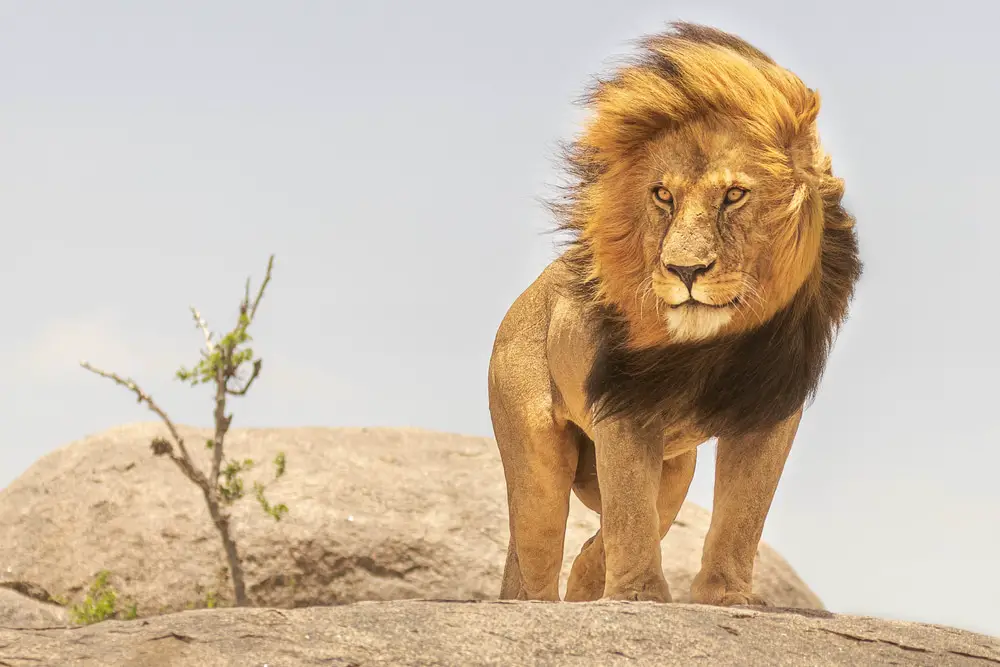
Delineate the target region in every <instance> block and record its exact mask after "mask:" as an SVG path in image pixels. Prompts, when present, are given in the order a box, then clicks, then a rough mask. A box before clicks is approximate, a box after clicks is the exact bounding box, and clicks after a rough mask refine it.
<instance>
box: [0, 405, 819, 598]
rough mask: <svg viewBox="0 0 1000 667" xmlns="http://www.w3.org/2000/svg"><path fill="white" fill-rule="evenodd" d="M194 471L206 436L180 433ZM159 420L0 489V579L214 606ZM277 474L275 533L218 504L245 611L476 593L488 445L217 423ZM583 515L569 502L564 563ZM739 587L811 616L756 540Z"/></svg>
mask: <svg viewBox="0 0 1000 667" xmlns="http://www.w3.org/2000/svg"><path fill="white" fill-rule="evenodd" d="M181 430H182V433H183V434H184V436H185V438H186V440H187V443H188V449H189V450H190V451H191V452H192V455H195V456H197V458H198V459H199V462H200V463H202V465H203V468H204V469H207V462H208V452H207V450H205V448H204V442H205V440H206V439H207V438H209V437H210V432H209V431H208V430H207V429H194V428H183V429H181ZM165 435H166V432H165V430H164V428H163V427H162V425H160V424H134V425H127V426H122V427H118V428H114V429H111V430H109V431H106V432H103V433H100V434H97V435H94V436H91V437H88V438H85V439H83V440H81V441H78V442H75V443H73V444H70V445H68V446H66V447H63V448H62V449H59V450H56V451H53V452H51V453H49V454H47V455H46V456H44V457H42V458H41V459H40V460H39V461H37V462H36V463H35V464H34V465H33V466H32V467H31V468H30V469H28V470H27V471H26V472H25V473H24V474H23V475H22V476H21V477H20V478H18V479H17V480H16V481H15V482H14V483H13V484H11V485H10V486H9V487H8V488H7V489H5V490H3V491H0V582H4V581H5V582H7V583H8V584H12V583H19V584H20V585H34V586H39V587H41V588H42V589H44V590H46V591H48V592H49V593H50V594H51V595H53V596H54V597H63V598H67V599H70V600H73V601H78V600H79V599H81V598H82V596H83V594H84V593H85V591H86V588H87V586H88V585H89V584H90V582H91V581H92V580H93V578H94V576H95V575H96V574H97V572H98V571H100V570H102V569H106V570H109V571H110V572H111V577H110V582H111V584H112V585H113V586H114V587H115V588H116V589H117V591H118V594H119V598H120V599H122V600H123V602H126V603H127V602H133V601H134V602H135V603H136V604H137V606H138V612H139V615H140V616H147V615H151V614H157V613H164V612H169V611H176V610H183V609H185V608H190V607H201V606H205V605H206V604H207V602H208V600H209V599H210V598H212V597H215V598H217V599H218V600H219V602H220V604H226V602H227V601H228V600H229V599H231V589H230V585H229V580H228V576H227V573H226V571H225V569H224V564H225V558H224V555H223V551H222V547H221V544H220V541H219V538H218V535H217V534H216V532H215V529H214V527H213V526H212V523H211V521H210V520H209V516H208V512H207V510H206V508H205V504H204V500H203V498H202V496H201V493H200V491H199V490H198V489H197V488H196V487H195V486H194V485H193V484H192V483H191V482H189V481H188V480H187V479H186V478H185V477H184V476H183V475H182V474H181V473H180V472H179V471H178V470H177V468H176V467H175V466H174V464H173V463H172V462H171V461H169V460H167V459H165V458H163V457H154V456H152V454H151V452H150V448H149V442H150V441H151V439H152V438H154V437H156V436H165ZM279 451H283V452H285V454H286V456H287V473H286V474H285V476H284V477H283V478H282V479H281V480H279V481H278V482H276V483H274V484H273V485H272V486H271V487H270V488H269V491H268V496H269V499H270V500H271V501H272V502H283V503H286V504H287V505H288V507H289V508H290V512H289V514H288V515H287V516H286V517H285V518H284V519H283V520H282V521H281V522H279V523H275V521H274V520H273V519H271V518H269V517H268V516H267V515H265V514H264V513H263V512H262V511H261V509H260V507H259V506H258V505H257V504H256V502H255V501H254V500H253V498H247V499H245V500H243V501H241V502H240V503H238V504H237V505H236V506H235V507H234V513H233V517H234V518H233V531H234V535H235V537H236V539H237V542H238V544H239V546H240V550H241V555H242V560H243V563H244V569H245V571H246V581H247V589H248V594H249V597H250V599H251V602H252V603H253V604H255V605H259V606H272V607H284V608H288V607H303V606H310V605H328V604H337V603H348V602H355V601H361V600H392V599H402V598H437V599H489V598H495V597H496V596H497V594H498V592H499V586H500V579H501V574H502V571H503V563H504V556H505V552H506V547H507V538H508V527H507V507H506V500H505V490H504V488H505V487H504V479H503V470H502V468H501V465H500V459H499V455H498V453H497V448H496V445H495V443H494V442H493V441H492V440H491V439H488V438H476V437H466V436H459V435H453V434H446V433H434V432H429V431H423V430H416V429H389V428H336V429H334V428H282V429H234V430H233V431H231V432H230V434H229V436H228V438H227V440H226V452H227V455H228V456H231V457H233V458H239V459H244V458H248V457H249V458H252V459H254V460H255V461H257V462H259V464H260V465H258V467H257V469H255V471H254V472H252V473H250V474H249V475H248V476H247V484H248V485H249V484H250V483H251V482H252V481H253V480H254V479H260V480H261V481H267V480H268V479H269V478H270V477H269V476H270V474H271V469H270V466H269V465H263V464H266V463H269V462H270V461H271V460H273V458H274V457H275V455H276V454H277V453H278V452H279ZM708 519H709V513H708V512H707V511H706V510H704V509H702V508H699V507H697V506H694V505H690V504H688V505H687V506H685V508H684V509H683V510H682V512H681V514H680V516H679V517H678V520H677V523H676V524H675V525H674V527H673V528H672V529H671V532H670V533H669V535H668V537H667V538H666V539H665V540H664V543H663V563H664V571H665V573H666V575H667V579H668V581H670V583H671V585H672V589H673V592H674V595H675V598H677V599H678V600H679V601H684V600H686V599H688V598H687V594H688V588H689V586H690V582H691V578H692V577H693V576H694V574H695V572H696V571H697V568H698V565H699V559H700V555H701V545H702V542H703V540H704V535H705V531H706V530H707V526H708ZM597 526H598V517H597V516H596V515H595V514H594V513H593V512H590V511H589V510H587V509H586V508H584V507H583V506H582V505H581V504H579V503H578V502H576V501H575V499H574V503H573V508H572V513H571V517H570V520H569V524H568V530H567V550H566V551H567V553H566V567H565V568H564V572H563V585H565V577H566V575H567V574H568V571H569V566H570V563H571V562H572V558H573V557H574V556H575V554H576V553H577V552H578V551H579V548H580V545H581V544H582V543H583V541H584V540H586V539H587V538H588V537H590V535H592V534H593V533H594V531H596V529H597ZM755 585H756V586H757V589H758V590H759V591H760V592H761V593H762V594H763V595H764V596H765V597H768V598H769V599H770V600H771V601H772V602H773V603H774V604H776V605H780V606H789V607H805V608H822V604H821V603H820V601H819V599H818V598H817V597H816V596H815V595H814V594H813V593H812V592H811V591H810V590H809V588H808V587H807V586H806V585H805V584H804V583H803V582H802V581H801V580H800V579H799V578H798V577H797V576H796V574H795V572H794V571H793V570H792V568H791V567H790V566H789V565H788V564H787V563H786V562H785V561H784V560H782V559H781V558H780V557H779V556H778V555H777V554H776V553H775V552H774V551H773V550H772V549H770V548H768V547H767V546H766V545H761V548H760V550H759V553H758V559H757V566H756V570H755Z"/></svg>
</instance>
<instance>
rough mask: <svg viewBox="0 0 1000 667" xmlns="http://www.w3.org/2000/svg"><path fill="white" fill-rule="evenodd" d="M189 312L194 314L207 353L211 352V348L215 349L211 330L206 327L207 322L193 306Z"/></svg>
mask: <svg viewBox="0 0 1000 667" xmlns="http://www.w3.org/2000/svg"><path fill="white" fill-rule="evenodd" d="M191 314H192V315H193V316H194V321H195V323H196V324H197V325H198V328H199V329H201V332H202V333H203V334H204V335H205V349H206V350H208V353H209V354H211V353H212V350H214V349H215V342H214V341H213V340H212V332H211V331H209V329H208V323H207V322H205V320H204V318H203V317H202V316H201V313H199V312H198V309H197V308H195V307H194V306H191Z"/></svg>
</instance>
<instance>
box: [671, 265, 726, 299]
mask: <svg viewBox="0 0 1000 667" xmlns="http://www.w3.org/2000/svg"><path fill="white" fill-rule="evenodd" d="M713 266H715V262H711V263H709V264H695V265H693V266H677V265H676V264H667V265H666V267H665V268H666V269H667V271H669V272H671V273H673V274H674V275H676V276H677V277H678V278H680V279H681V282H682V283H684V285H685V287H687V288H688V291H689V292H690V291H691V287H692V286H693V285H694V281H695V280H696V279H697V278H698V276H700V275H701V274H703V273H707V272H708V271H709V270H710V269H711V268H712V267H713Z"/></svg>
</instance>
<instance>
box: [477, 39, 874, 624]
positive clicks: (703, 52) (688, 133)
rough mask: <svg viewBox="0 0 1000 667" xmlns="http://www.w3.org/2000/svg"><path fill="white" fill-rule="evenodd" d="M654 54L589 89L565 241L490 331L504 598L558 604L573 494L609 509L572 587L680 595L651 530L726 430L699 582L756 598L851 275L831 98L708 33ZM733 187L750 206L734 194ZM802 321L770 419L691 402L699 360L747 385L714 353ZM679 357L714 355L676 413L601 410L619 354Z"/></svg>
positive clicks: (664, 527)
mask: <svg viewBox="0 0 1000 667" xmlns="http://www.w3.org/2000/svg"><path fill="white" fill-rule="evenodd" d="M644 48H645V53H646V59H645V60H643V61H639V62H637V63H633V64H632V65H629V66H627V67H624V68H622V69H621V70H619V71H618V72H617V73H616V75H615V77H614V78H612V79H610V80H607V81H604V82H603V83H602V84H600V85H599V86H598V87H597V89H596V90H595V91H594V92H593V93H592V94H591V96H590V98H589V101H590V106H591V108H592V110H593V115H592V117H591V119H590V121H589V122H588V124H587V126H586V128H585V130H584V133H583V134H582V135H581V137H580V138H579V139H578V140H577V142H576V143H575V144H574V146H573V148H572V149H571V152H570V168H571V170H572V171H573V172H574V173H575V174H576V175H577V176H578V183H577V184H576V185H575V186H574V187H573V188H572V189H571V191H570V193H569V196H568V198H567V201H566V202H564V203H563V204H559V205H557V206H556V207H555V208H556V210H557V213H559V214H560V215H561V216H562V217H563V227H564V228H566V229H569V230H571V231H572V232H574V234H575V240H574V243H573V245H572V246H571V247H570V248H569V250H568V251H567V252H566V253H565V254H564V255H563V256H562V257H560V258H559V259H557V260H556V261H555V262H553V263H552V264H551V265H550V266H549V267H548V268H546V269H545V271H544V272H543V273H542V274H541V276H539V278H538V279H537V280H536V281H535V282H534V283H533V284H532V285H531V286H530V287H529V288H528V289H527V290H526V291H525V292H524V293H523V294H522V295H521V296H520V297H518V299H517V300H516V301H515V302H514V304H513V305H512V306H511V308H510V310H509V311H508V313H507V315H506V316H505V318H504V320H503V322H502V323H501V325H500V328H499V331H498V333H497V337H496V341H495V344H494V348H493V355H492V358H491V361H490V370H489V399H490V412H491V415H492V419H493V426H494V431H495V434H496V439H497V443H498V446H499V448H500V453H501V457H502V460H503V466H504V473H505V476H506V481H507V497H508V505H509V510H510V531H511V538H510V545H509V549H508V557H507V564H506V568H505V572H504V578H503V583H502V586H501V597H502V598H517V599H537V600H557V599H559V594H558V577H559V571H560V566H561V562H562V555H563V540H564V534H565V526H566V518H567V513H568V508H569V493H570V490H571V489H572V490H573V491H574V492H575V493H576V494H577V495H578V496H579V497H580V499H581V500H582V501H583V502H584V503H585V504H586V505H587V506H588V507H590V508H591V509H593V510H594V511H597V512H599V513H600V514H601V530H600V531H599V532H598V534H597V535H595V536H594V537H593V538H592V539H591V540H590V541H588V543H587V544H586V545H585V546H584V548H583V550H582V551H581V553H580V555H579V556H578V558H577V560H576V562H575V563H574V566H573V570H572V575H571V577H570V581H569V585H568V589H567V593H566V598H567V599H568V600H593V599H597V598H601V597H603V598H610V599H623V600H657V601H669V600H670V599H671V597H670V592H669V590H668V587H667V583H666V581H665V580H664V577H663V573H662V570H661V566H660V548H659V543H660V540H661V539H662V538H663V537H664V535H665V534H666V533H667V531H668V530H669V528H670V525H671V524H672V522H673V520H674V517H675V516H676V514H677V512H678V510H679V509H680V506H681V504H682V503H683V500H684V497H685V496H686V494H687V490H688V487H689V485H690V482H691V478H692V476H693V474H694V469H695V459H696V448H697V446H698V445H699V444H701V443H703V442H705V441H706V440H708V439H710V438H711V437H713V436H720V439H719V443H718V461H717V467H716V470H717V474H716V484H715V505H714V512H713V517H712V523H711V527H710V530H709V533H708V537H707V539H706V543H705V550H704V556H703V562H702V569H701V571H700V573H699V574H698V576H697V577H696V579H695V580H694V584H693V586H692V598H693V600H694V601H695V602H703V603H709V604H722V605H731V604H746V603H753V604H759V603H764V601H763V600H761V599H760V598H759V597H758V596H756V595H755V594H754V593H753V591H752V590H751V585H750V581H751V574H752V569H753V560H754V554H755V553H756V549H757V545H758V543H759V540H760V536H761V531H762V530H763V526H764V520H765V518H766V516H767V513H768V510H769V508H770V504H771V499H772V497H773V495H774V492H775V489H776V487H777V484H778V480H779V478H780V476H781V471H782V469H783V466H784V463H785V459H786V457H787V455H788V452H789V449H790V447H791V444H792V441H793V439H794V436H795V432H796V428H797V426H798V423H799V419H800V418H801V414H802V400H803V399H804V397H805V395H806V393H807V392H808V391H811V388H812V387H813V386H814V384H815V382H818V378H819V373H820V372H821V367H822V364H823V362H824V361H825V350H826V347H827V346H826V342H825V341H826V340H827V338H825V336H828V334H829V332H828V331H827V329H832V328H834V327H835V326H836V325H838V324H839V322H840V321H841V320H842V319H843V317H844V315H845V313H846V308H847V302H848V301H849V298H850V294H851V293H852V290H853V285H854V281H855V280H856V279H857V275H858V274H859V272H860V264H859V263H858V262H857V261H856V247H855V245H853V243H854V241H853V239H854V236H853V229H850V228H851V225H852V221H851V219H850V217H849V216H848V215H847V214H846V213H845V212H844V211H843V210H842V209H841V208H840V206H839V202H840V197H841V195H842V193H843V183H842V182H841V181H840V180H839V179H836V178H834V177H833V175H832V171H831V169H830V160H829V157H828V156H827V155H826V154H825V153H824V152H823V149H822V147H821V146H820V144H819V140H818V137H817V133H816V129H815V121H816V117H817V114H818V112H819V96H818V95H817V94H816V93H815V92H814V91H812V90H810V89H808V88H806V87H805V86H804V85H803V84H802V82H801V81H799V79H798V78H797V77H796V76H795V75H794V74H792V73H791V72H788V71H787V70H784V69H782V68H780V67H779V66H777V65H776V64H774V63H773V62H772V61H771V60H770V59H769V58H768V57H767V56H766V55H764V54H763V53H761V52H760V51H758V50H756V49H755V48H754V47H752V46H750V45H749V44H746V43H745V42H743V41H742V40H739V39H738V38H736V37H733V36H731V35H727V34H725V33H721V32H718V31H714V30H712V29H710V28H703V27H701V26H693V25H690V24H676V25H675V26H674V30H673V31H672V32H668V33H664V34H663V35H657V36H653V37H650V38H647V40H646V41H645V42H644ZM734 187H735V188H737V189H736V190H734V191H733V193H731V195H730V193H729V189H730V188H734ZM658 188H666V190H667V191H669V195H670V197H672V200H671V201H670V203H669V204H668V203H665V200H664V199H661V198H658V197H659V195H663V196H664V197H667V192H665V191H662V190H657V189H658ZM654 190H657V191H658V192H659V195H657V196H654V195H653V194H651V193H652V192H653V191H654ZM741 191H745V192H744V194H743V195H742V198H739V197H740V196H741V195H740V192H741ZM729 196H732V197H733V198H734V199H738V201H736V202H735V203H732V204H726V203H725V202H726V201H727V200H726V199H725V198H726V197H729ZM670 197H667V199H670ZM845 230H846V231H845ZM692 266H701V267H704V270H703V271H700V272H698V273H697V275H696V277H695V278H694V280H693V282H692V283H691V286H690V288H689V287H688V286H687V285H686V284H685V282H684V280H682V278H681V275H683V269H684V267H692ZM671 267H674V268H671ZM677 267H680V268H679V269H678V268H677ZM810 318H812V319H810ZM779 321H780V322H781V323H784V322H786V321H787V322H790V323H791V324H788V325H787V326H786V325H785V324H780V323H779V324H775V322H779ZM799 322H803V323H804V324H802V325H801V326H804V327H806V328H807V329H808V330H809V331H810V332H811V333H809V334H808V335H809V336H811V337H810V338H808V339H803V340H804V341H805V342H802V343H801V344H802V345H806V346H807V347H808V346H809V345H810V344H811V345H812V347H808V355H809V356H806V357H803V359H804V360H805V361H804V362H803V363H805V364H806V365H807V366H808V368H806V369H805V370H803V371H802V373H803V374H804V375H803V376H802V378H803V379H802V381H801V382H796V383H791V384H794V385H795V386H794V387H793V388H792V389H787V391H792V390H793V389H794V391H796V392H797V393H796V394H795V397H796V398H794V400H795V401H797V402H795V403H792V404H791V407H790V409H786V410H784V411H783V412H780V413H778V412H775V413H774V414H773V415H772V414H768V415H764V416H762V417H761V418H760V419H759V420H758V421H759V422H760V424H762V426H759V427H755V428H753V429H747V428H744V429H743V430H739V429H738V428H737V427H734V428H737V430H736V432H734V431H733V429H731V428H725V424H734V425H737V426H738V425H740V424H744V423H757V422H753V421H752V419H751V417H752V415H746V414H737V415H735V416H734V415H731V414H728V413H725V411H724V408H725V406H715V405H714V404H712V403H711V397H709V398H708V399H706V398H704V397H701V398H699V396H700V395H699V394H698V393H697V391H698V390H697V387H698V386H700V382H701V378H700V377H699V376H698V375H697V373H706V374H707V373H710V372H716V371H718V372H716V375H718V373H725V372H731V373H733V374H734V375H733V377H734V378H737V379H738V380H739V382H740V383H741V384H740V385H739V386H740V387H741V388H742V387H744V385H745V386H746V387H749V389H747V391H751V390H752V388H753V387H754V386H755V385H754V384H753V383H754V382H757V381H758V379H757V378H754V377H752V375H753V373H751V372H749V371H747V370H746V369H744V367H743V366H739V367H738V368H737V367H736V366H734V365H733V364H730V365H723V366H719V367H718V368H715V369H714V370H713V368H714V367H710V364H711V363H713V362H712V360H713V359H714V358H715V357H714V356H713V354H714V353H713V352H712V350H716V349H718V350H719V352H718V356H719V358H722V357H723V356H724V355H725V354H726V353H727V351H728V350H730V349H744V348H738V347H736V346H737V345H739V344H741V341H742V340H743V338H741V337H745V336H747V335H751V334H752V333H753V332H754V331H756V330H758V329H760V328H762V327H765V326H780V327H783V328H781V329H780V333H781V334H782V335H783V336H786V337H787V339H788V341H789V345H798V344H799V343H798V342H797V341H799V339H798V338H797V337H796V336H798V334H797V331H798V329H797V328H796V327H799V326H800V325H799V324H796V323H799ZM616 323H620V325H619V324H616ZM816 323H819V324H816ZM615 326H619V328H620V329H621V331H622V332H624V333H622V334H621V336H620V340H619V339H617V338H615V335H616V334H615V331H617V330H618V329H615ZM766 338H769V339H770V338H773V336H771V337H766ZM781 340H784V338H782V339H781ZM748 345H753V346H757V347H747V346H748ZM762 345H763V344H759V345H758V343H757V342H753V341H751V343H746V344H745V345H744V347H745V348H746V349H757V348H758V347H759V348H760V349H762V350H763V349H765V347H763V346H762ZM698 346H704V347H698ZM711 346H715V347H711ZM727 346H728V347H727ZM768 349H769V348H768ZM616 354H617V355H618V357H614V355H616ZM633 354H644V355H647V356H646V357H634V358H633V357H630V356H628V355H633ZM761 354H764V352H761ZM609 355H610V356H609ZM622 355H625V356H622ZM671 355H674V356H673V357H672V356H671ZM676 355H701V356H691V358H692V359H703V358H704V359H709V361H698V362H697V364H701V365H696V366H694V368H695V370H696V374H695V375H693V376H691V377H685V378H683V382H684V383H686V386H687V387H689V388H690V389H687V388H685V389H684V390H683V391H681V390H678V389H676V385H677V382H675V381H674V379H673V378H674V376H673V375H670V376H665V377H667V381H664V382H662V383H660V384H658V385H656V387H670V388H671V389H669V391H670V392H672V393H670V394H669V395H668V396H665V399H666V400H667V401H673V403H672V404H671V405H673V406H674V407H673V408H672V409H671V410H663V411H657V410H654V411H652V412H650V411H648V410H647V411H645V412H642V413H641V414H640V413H638V412H637V413H635V414H632V413H629V412H628V411H619V413H615V414H611V415H610V416H607V417H603V418H600V419H599V418H597V415H598V408H599V407H600V406H599V404H595V403H599V401H598V400H597V399H598V398H599V396H598V394H601V393H602V392H604V393H605V394H606V393H608V392H610V393H611V394H614V392H616V391H619V390H621V391H626V390H625V389H620V387H624V386H625V385H624V384H621V385H620V384H619V380H617V379H616V378H619V377H620V375H616V373H618V374H620V373H621V372H623V371H621V370H616V369H618V366H614V365H613V362H614V363H619V365H620V364H621V363H624V362H621V358H623V359H625V361H629V360H632V361H635V359H647V358H648V359H650V360H652V361H651V364H652V365H655V364H658V363H661V362H662V360H667V362H663V363H662V365H663V367H664V368H665V369H666V370H665V371H664V372H665V373H675V369H674V366H671V365H670V363H668V362H670V360H671V359H672V358H674V359H675V358H679V357H677V356H676ZM686 358H687V357H685V359H686ZM782 358H784V357H782ZM790 358H791V357H790ZM797 358H798V357H796V359H797ZM616 360H617V361H616ZM740 361H741V363H743V362H746V360H745V359H744V360H740ZM751 361H752V360H751ZM691 363H696V362H691ZM719 363H722V362H719ZM726 363H729V362H726ZM817 364H818V367H817ZM634 365H635V364H633V366H634ZM652 365H651V367H652ZM779 365H780V364H779ZM639 366H640V368H638V370H636V369H633V370H632V371H629V372H630V373H632V375H629V376H628V377H629V378H631V380H632V384H631V385H629V387H630V389H628V390H627V391H639V392H640V393H641V392H644V391H647V389H648V391H657V390H658V389H656V388H655V387H654V386H653V385H648V387H647V389H643V385H642V384H641V383H642V380H641V378H642V377H644V376H643V375H642V373H645V372H653V371H648V369H646V370H644V369H643V368H641V366H642V364H641V363H640V364H639ZM731 367H732V368H736V370H732V368H731ZM678 368H683V366H678ZM608 369H610V370H608ZM598 370H600V371H602V372H600V373H599V372H598ZM751 370H752V369H751ZM796 372H797V371H796ZM740 373H741V374H742V375H740ZM675 374H676V373H675ZM621 377H624V376H621ZM775 377H778V375H775ZM781 377H784V376H781ZM797 377H798V376H796V378H797ZM636 378H638V380H636ZM767 380H768V378H767V377H763V378H759V381H760V382H762V383H766V382H767ZM637 381H638V383H639V384H636V382H637ZM771 384H772V385H775V386H777V387H778V388H777V389H775V388H773V387H772V388H770V389H768V390H769V391H777V392H781V391H786V389H785V387H786V386H790V383H789V382H787V381H780V382H779V381H777V380H776V381H775V382H772V383H771ZM779 385H780V386H779ZM762 386H763V385H762ZM664 391H666V390H664ZM800 394H801V396H800ZM637 396H638V394H637ZM788 396H789V395H788V394H787V393H786V394H783V395H782V397H784V398H786V399H788ZM618 402H619V403H623V402H624V403H628V401H627V400H625V401H621V400H620V401H618ZM787 402H788V401H787V400H786V401H785V403H787ZM687 406H690V409H689V411H688V412H686V413H685V412H684V411H683V409H687ZM706 406H707V407H706ZM718 415H723V416H718ZM727 415H728V416H727ZM726 419H728V421H726ZM715 424H722V426H718V427H717V428H716V426H713V425H715Z"/></svg>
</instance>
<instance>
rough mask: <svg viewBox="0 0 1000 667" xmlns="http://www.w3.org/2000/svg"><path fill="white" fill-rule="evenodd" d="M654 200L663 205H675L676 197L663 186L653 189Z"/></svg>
mask: <svg viewBox="0 0 1000 667" xmlns="http://www.w3.org/2000/svg"><path fill="white" fill-rule="evenodd" d="M653 198H654V199H656V201H658V202H659V203H661V204H673V203H674V196H673V195H672V194H670V190H667V189H666V188H665V187H663V186H662V185H658V186H656V187H655V188H653Z"/></svg>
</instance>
